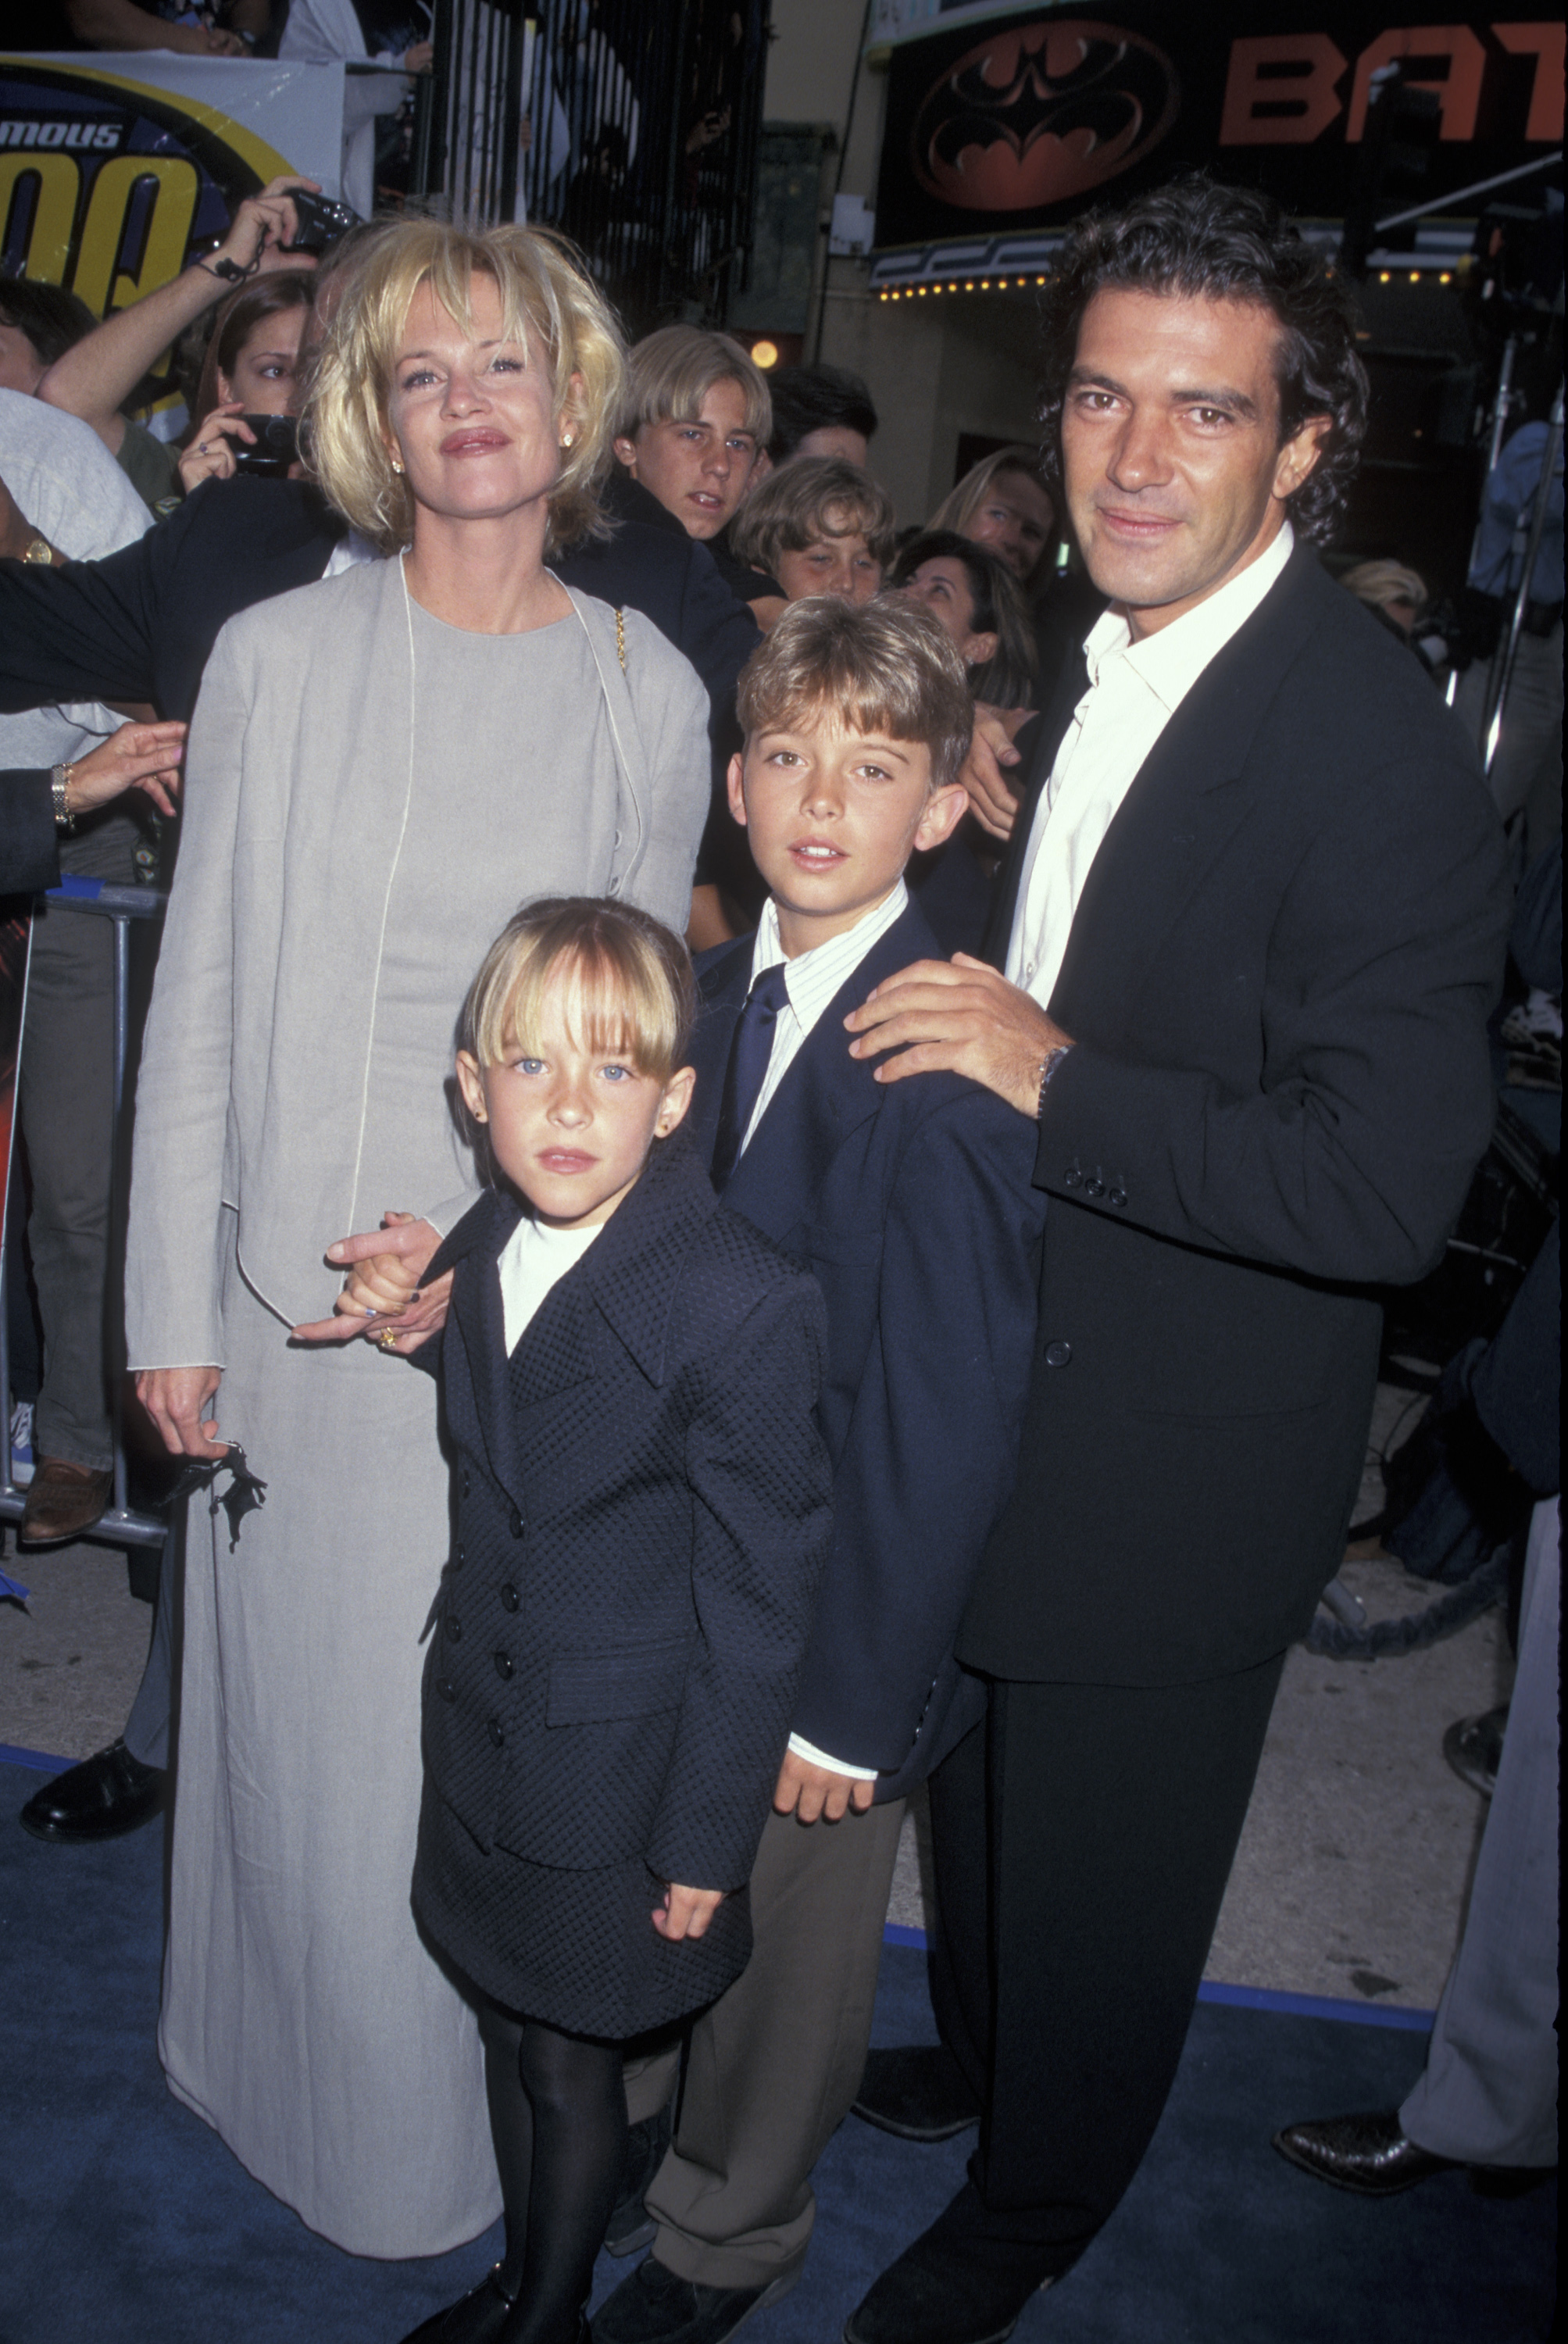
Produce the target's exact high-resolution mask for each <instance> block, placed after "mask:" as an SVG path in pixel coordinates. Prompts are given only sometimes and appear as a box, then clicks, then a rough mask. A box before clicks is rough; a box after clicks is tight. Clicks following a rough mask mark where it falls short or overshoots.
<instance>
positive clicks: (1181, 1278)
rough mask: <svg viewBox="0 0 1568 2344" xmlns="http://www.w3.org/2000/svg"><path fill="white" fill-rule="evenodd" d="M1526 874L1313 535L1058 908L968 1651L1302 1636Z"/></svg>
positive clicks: (1071, 1660) (1135, 1680)
mask: <svg viewBox="0 0 1568 2344" xmlns="http://www.w3.org/2000/svg"><path fill="white" fill-rule="evenodd" d="M1085 681H1086V678H1085V672H1084V669H1083V665H1082V662H1081V661H1080V662H1079V663H1078V665H1077V672H1076V673H1073V672H1069V673H1068V675H1067V677H1066V678H1065V680H1064V684H1063V687H1062V690H1061V692H1060V694H1059V696H1058V698H1057V702H1056V705H1055V708H1054V710H1053V712H1052V722H1050V724H1049V725H1048V726H1046V727H1044V728H1043V730H1042V737H1041V740H1040V742H1039V744H1038V749H1037V759H1036V763H1035V765H1034V768H1033V773H1032V776H1031V782H1030V785H1029V787H1028V789H1027V792H1026V794H1025V796H1024V799H1023V802H1022V803H1021V804H1020V807H1019V812H1018V820H1017V827H1016V830H1015V833H1014V838H1013V843H1012V847H1011V851H1010V853H1009V855H1008V858H1007V862H1006V864H1004V868H1003V871H1002V873H1001V874H999V880H998V904H997V910H996V919H995V921H994V924H993V927H992V930H991V934H990V936H989V939H988V945H989V951H990V955H991V957H993V958H994V959H995V960H996V962H997V963H998V965H999V964H1000V962H1001V960H1002V958H1003V957H1004V955H1005V953H1006V949H1007V936H1008V934H1009V932H1010V928H1011V924H1012V917H1013V910H1014V905H1015V904H1016V901H1017V892H1018V885H1019V878H1020V874H1021V871H1022V867H1023V862H1024V856H1025V849H1026V846H1027V839H1028V834H1029V828H1030V823H1031V821H1032V818H1033V813H1034V809H1035V804H1036V802H1037V798H1038V794H1039V792H1040V789H1041V787H1042V786H1043V784H1044V782H1045V779H1046V777H1047V774H1048V773H1049V771H1050V766H1051V763H1052V760H1053V758H1054V755H1055V752H1056V748H1057V743H1058V742H1059V741H1060V739H1061V736H1062V733H1063V732H1064V731H1065V729H1066V725H1067V721H1068V718H1069V717H1070V714H1071V712H1072V709H1073V707H1074V706H1075V704H1076V702H1077V698H1078V696H1079V695H1080V693H1081V692H1082V691H1083V689H1084V685H1085ZM1508 894H1509V891H1508V884H1507V880H1506V875H1505V871H1504V864H1503V853H1502V836H1501V833H1500V831H1499V828H1498V823H1497V819H1496V815H1495V813H1493V811H1492V804H1491V801H1490V799H1489V798H1488V797H1487V795H1486V793H1485V790H1484V787H1483V785H1482V780H1481V777H1480V774H1479V772H1478V770H1477V767H1476V763H1475V760H1474V756H1473V753H1472V750H1471V749H1470V747H1469V745H1468V743H1467V742H1466V741H1465V739H1464V737H1463V735H1462V732H1461V730H1460V728H1459V725H1458V724H1457V722H1455V720H1454V718H1453V717H1452V715H1451V713H1450V712H1449V711H1448V710H1447V709H1446V708H1445V707H1444V706H1443V705H1442V702H1441V701H1440V700H1439V699H1438V698H1437V696H1436V694H1435V693H1434V692H1433V691H1432V689H1431V684H1430V682H1427V680H1426V679H1425V678H1424V677H1423V676H1422V675H1421V672H1419V671H1418V669H1417V668H1416V667H1415V665H1414V663H1413V662H1411V659H1410V657H1409V655H1408V653H1406V652H1403V651H1402V649H1401V646H1400V645H1399V644H1398V643H1395V642H1391V640H1390V639H1389V638H1388V637H1386V636H1385V635H1384V634H1383V633H1382V632H1381V631H1380V630H1379V629H1378V628H1377V627H1376V626H1374V625H1372V624H1371V623H1370V621H1368V619H1367V617H1366V614H1365V612H1364V611H1362V610H1361V607H1360V606H1359V604H1357V603H1356V602H1355V601H1353V600H1352V598H1351V596H1349V595H1348V594H1346V593H1344V592H1343V591H1342V590H1341V589H1340V588H1339V587H1338V586H1336V585H1334V584H1333V583H1332V582H1331V581H1330V579H1329V577H1328V576H1327V574H1326V573H1325V572H1324V571H1323V570H1322V569H1321V568H1320V565H1319V562H1318V561H1317V559H1316V556H1315V555H1314V554H1313V552H1312V551H1311V550H1310V547H1307V546H1304V545H1303V546H1299V547H1298V548H1297V550H1296V551H1295V552H1294V553H1293V554H1292V556H1291V558H1290V561H1289V563H1288V565H1287V567H1286V569H1285V571H1284V572H1283V574H1282V575H1281V577H1280V580H1279V581H1278V582H1277V583H1276V584H1275V586H1274V587H1273V588H1272V589H1271V590H1270V592H1269V594H1268V595H1267V596H1266V597H1265V599H1264V601H1263V602H1262V603H1261V605H1260V606H1259V609H1258V610H1257V611H1255V612H1254V613H1253V615H1252V616H1251V618H1250V619H1249V621H1247V623H1246V624H1245V625H1244V626H1243V627H1242V628H1241V629H1240V630H1239V632H1238V633H1237V634H1236V635H1235V636H1234V637H1233V638H1232V640H1231V641H1230V642H1229V643H1228V644H1227V645H1226V647H1225V649H1224V650H1223V651H1221V652H1219V655H1218V656H1217V657H1216V658H1215V659H1214V661H1213V662H1211V664H1210V665H1209V668H1208V669H1207V670H1206V671H1205V672H1204V673H1203V675H1202V676H1201V677H1200V678H1199V681H1198V682H1197V683H1196V684H1195V685H1194V686H1193V688H1192V690H1191V691H1190V692H1189V693H1188V695H1187V697H1186V698H1185V700H1183V702H1181V705H1180V706H1179V709H1178V710H1177V712H1176V713H1175V714H1174V715H1173V716H1172V718H1171V719H1170V722H1169V723H1168V725H1167V726H1166V729H1165V731H1164V732H1163V733H1162V734H1161V735H1160V738H1159V741H1158V743H1157V744H1156V746H1155V748H1154V749H1153V750H1152V751H1151V753H1150V754H1149V756H1148V760H1147V762H1146V763H1145V764H1144V766H1143V768H1142V770H1141V771H1140V773H1138V776H1137V778H1136V780H1135V781H1134V783H1133V784H1132V787H1131V789H1130V790H1129V791H1128V795H1127V798H1126V799H1125V801H1124V803H1123V804H1122V806H1121V809H1120V811H1119V812H1118V814H1117V816H1116V819H1115V820H1114V822H1113V823H1111V826H1110V829H1109V831H1108V834H1107V835H1106V838H1105V840H1104V842H1103V844H1101V846H1100V848H1099V851H1098V854H1097V855H1096V857H1095V861H1094V865H1093V868H1092V869H1091V871H1090V873H1089V876H1088V880H1087V884H1086V886H1085V888H1084V892H1083V895H1082V897H1081V899H1080V901H1079V904H1078V907H1077V915H1076V917H1075V919H1074V922H1073V926H1072V933H1071V935H1070V938H1069V940H1068V944H1067V956H1066V959H1065V961H1064V962H1063V965H1062V970H1061V974H1060V976H1059V978H1058V980H1057V985H1056V989H1055V992H1054V993H1053V995H1052V998H1051V1002H1050V1014H1051V1015H1052V1017H1053V1018H1054V1019H1055V1020H1056V1021H1057V1024H1058V1025H1060V1026H1061V1027H1062V1029H1063V1030H1064V1031H1065V1032H1066V1033H1067V1034H1068V1035H1070V1036H1072V1037H1073V1039H1074V1042H1075V1044H1076V1046H1075V1048H1074V1049H1073V1052H1072V1055H1071V1056H1069V1057H1067V1059H1065V1060H1064V1061H1063V1062H1062V1064H1061V1066H1060V1068H1059V1069H1058V1071H1057V1075H1056V1076H1055V1077H1054V1079H1053V1081H1052V1083H1051V1086H1050V1089H1049V1092H1048V1094H1047V1104H1046V1109H1045V1114H1044V1116H1043V1118H1042V1120H1041V1124H1040V1128H1039V1147H1038V1155H1037V1162H1036V1167H1035V1175H1034V1177H1035V1180H1036V1182H1037V1185H1038V1186H1039V1187H1041V1188H1043V1189H1045V1190H1047V1192H1048V1194H1049V1197H1050V1200H1051V1201H1050V1209H1049V1212H1048V1213H1047V1219H1046V1231H1045V1244H1044V1249H1043V1255H1042V1261H1041V1271H1040V1323H1039V1333H1038V1341H1037V1349H1036V1354H1035V1363H1034V1374H1033V1380H1032V1384H1031V1389H1030V1392H1029V1400H1028V1409H1027V1419H1026V1423H1025V1429H1024V1438H1023V1446H1022V1454H1021V1460H1020V1465H1019V1470H1018V1476H1017V1485H1016V1488H1015V1490H1014V1494H1013V1497H1012V1500H1011V1502H1010V1504H1009V1506H1008V1508H1007V1513H1006V1515H1005V1517H1004V1519H1003V1520H1002V1521H1001V1522H1000V1524H999V1525H998V1527H997V1530H996V1534H995V1536H994V1537H993V1539H992V1541H991V1542H990V1545H989V1548H988V1550H987V1552H986V1559H985V1562H984V1564H983V1566H982V1569H981V1572H980V1576H979V1579H978V1581H977V1582H976V1590H975V1594H974V1598H973V1601H972V1602H971V1604H970V1607H969V1611H968V1613H967V1616H966V1621H965V1623H964V1630H963V1633H962V1636H961V1638H960V1640H959V1645H958V1650H959V1653H960V1656H961V1658H962V1659H963V1660H965V1661H966V1662H968V1663H970V1664H971V1665H972V1666H974V1667H976V1668H978V1669H982V1670H985V1671H986V1672H989V1673H991V1674H994V1675H997V1676H1001V1677H1007V1678H1015V1679H1020V1680H1027V1681H1036V1682H1042V1681H1050V1680H1076V1681H1078V1682H1090V1683H1093V1682H1101V1683H1114V1684H1156V1683H1181V1682H1197V1681H1198V1680H1199V1679H1201V1678H1203V1677H1206V1676H1216V1675H1220V1674H1223V1673H1227V1672H1231V1671H1237V1670H1241V1669H1244V1668H1247V1667H1249V1666H1250V1665H1253V1664H1254V1663H1258V1662H1262V1661H1263V1660H1265V1659H1267V1658H1269V1657H1270V1656H1271V1655H1272V1654H1274V1653H1276V1652H1280V1651H1281V1650H1282V1649H1283V1648H1284V1647H1285V1646H1286V1645H1287V1644H1289V1643H1290V1642H1292V1641H1293V1640H1294V1639H1295V1638H1297V1637H1299V1636H1300V1635H1301V1634H1302V1633H1303V1632H1304V1631H1305V1629H1306V1628H1307V1626H1308V1624H1309V1622H1310V1618H1311V1613H1312V1610H1313V1606H1314V1604H1315V1602H1316V1601H1317V1598H1318V1595H1319V1593H1320V1590H1321V1588H1322V1587H1323V1585H1324V1584H1325V1583H1326V1581H1328V1579H1329V1578H1330V1576H1331V1574H1332V1572H1333V1571H1334V1570H1335V1569H1336V1568H1337V1566H1338V1562H1339V1560H1340V1554H1341V1552H1342V1539H1343V1532H1344V1530H1345V1527H1346V1525H1347V1523H1348V1521H1349V1518H1350V1510H1351V1504H1352V1502H1353V1500H1354V1497H1355V1493H1356V1490H1357V1487H1358V1483H1359V1480H1360V1475H1361V1464H1362V1459H1363V1453H1364V1444H1365V1440H1366V1432H1367V1424H1368V1420H1369V1415H1370V1409H1371V1397H1372V1390H1373V1385H1374V1381H1375V1376H1376V1368H1377V1354H1378V1339H1379V1329H1380V1323H1381V1321H1380V1310H1379V1306H1378V1303H1377V1301H1376V1299H1375V1298H1374V1296H1373V1295H1372V1294H1371V1292H1369V1288H1372V1287H1374V1286H1377V1285H1379V1284H1382V1283H1395V1284H1397V1283H1400V1282H1402V1281H1407V1280H1411V1279H1415V1278H1420V1277H1421V1276H1422V1275H1423V1273H1424V1272H1425V1271H1426V1270H1428V1269H1429V1268H1431V1265H1432V1263H1433V1262H1434V1261H1435V1260H1436V1259H1437V1258H1438V1257H1439V1255H1440V1254H1441V1252H1442V1246H1443V1243H1444V1240H1445V1238H1446V1236H1447V1233H1448V1230H1449V1229H1450V1228H1451V1227H1452V1222H1453V1220H1454V1218H1455V1216H1456V1215H1457V1213H1458V1211H1459V1207H1460V1206H1461V1204H1462V1200H1463V1197H1464V1194H1465V1189H1466V1187H1467V1185H1468V1183H1469V1180H1470V1177H1471V1175H1472V1171H1473V1169H1474V1167H1475V1165H1476V1163H1477V1161H1478V1159H1479V1158H1480V1157H1481V1155H1482V1152H1483V1150H1484V1148H1485V1147H1486V1144H1487V1139H1488V1137H1489V1135H1490V1131H1491V1127H1492V1081H1491V1076H1490V1071H1489V1067H1488V1061H1487V1050H1486V1036H1485V1030H1484V1026H1485V1019H1486V1015H1487V1013H1488V1010H1489V1007H1490V1005H1491V1003H1492V1000H1493V998H1494V996H1495V993H1496V987H1497V984H1498V980H1499V977H1500V975H1501V972H1502V941H1503V936H1504V934H1505V932H1506V929H1507V924H1508Z"/></svg>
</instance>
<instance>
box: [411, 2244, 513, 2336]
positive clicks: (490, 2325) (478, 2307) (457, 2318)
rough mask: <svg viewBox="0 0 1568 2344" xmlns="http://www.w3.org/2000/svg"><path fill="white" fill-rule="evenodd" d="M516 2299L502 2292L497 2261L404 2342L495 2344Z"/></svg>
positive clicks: (421, 2322)
mask: <svg viewBox="0 0 1568 2344" xmlns="http://www.w3.org/2000/svg"><path fill="white" fill-rule="evenodd" d="M515 2300H516V2298H515V2297H513V2296H510V2295H505V2294H503V2293H502V2291H501V2265H500V2264H499V2263H495V2264H493V2265H492V2266H491V2268H490V2269H489V2270H487V2271H486V2273H485V2275H484V2277H483V2278H481V2281H480V2283H479V2285H478V2286H477V2287H475V2288H470V2289H469V2292H468V2293H467V2295H462V2296H460V2297H459V2298H458V2299H457V2301H456V2302H455V2303H449V2304H448V2306H447V2308H446V2309H445V2310H444V2311H437V2312H434V2313H432V2314H431V2316H430V2319H421V2320H420V2324H419V2326H418V2327H417V2328H414V2329H410V2331H409V2333H408V2335H407V2336H405V2337H404V2339H403V2344H491V2339H492V2338H493V2337H497V2336H499V2335H500V2334H501V2328H502V2326H503V2324H504V2322H505V2319H506V2315H507V2313H508V2312H509V2311H510V2310H511V2307H512V2304H513V2303H514V2302H515Z"/></svg>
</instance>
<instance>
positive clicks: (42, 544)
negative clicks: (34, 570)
mask: <svg viewBox="0 0 1568 2344" xmlns="http://www.w3.org/2000/svg"><path fill="white" fill-rule="evenodd" d="M22 559H23V561H42V562H46V563H48V564H49V565H50V566H51V567H52V566H53V564H54V560H55V549H54V547H53V546H52V545H51V544H50V542H49V541H48V539H47V538H46V537H35V539H34V540H33V542H32V544H31V545H30V546H29V547H28V548H27V551H26V552H25V554H24V555H23V556H22Z"/></svg>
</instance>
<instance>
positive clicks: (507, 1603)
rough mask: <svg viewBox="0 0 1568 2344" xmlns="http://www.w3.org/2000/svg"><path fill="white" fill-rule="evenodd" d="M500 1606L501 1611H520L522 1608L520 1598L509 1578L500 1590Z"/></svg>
mask: <svg viewBox="0 0 1568 2344" xmlns="http://www.w3.org/2000/svg"><path fill="white" fill-rule="evenodd" d="M521 1609H522V1598H521V1595H520V1594H519V1593H518V1591H517V1590H516V1588H515V1587H514V1586H513V1585H512V1583H511V1580H510V1579H509V1580H508V1581H507V1582H506V1585H505V1586H504V1587H503V1588H502V1589H501V1610H502V1611H521Z"/></svg>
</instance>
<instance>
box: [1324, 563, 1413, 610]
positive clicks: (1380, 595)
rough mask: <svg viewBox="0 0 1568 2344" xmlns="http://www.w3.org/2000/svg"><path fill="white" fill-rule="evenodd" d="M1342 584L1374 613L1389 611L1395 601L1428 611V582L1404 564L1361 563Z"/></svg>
mask: <svg viewBox="0 0 1568 2344" xmlns="http://www.w3.org/2000/svg"><path fill="white" fill-rule="evenodd" d="M1340 585H1341V586H1343V587H1345V588H1346V589H1347V590H1348V591H1350V592H1351V593H1352V594H1353V595H1354V596H1355V598H1356V600H1357V601H1358V602H1370V603H1371V606H1372V608H1373V610H1374V611H1386V610H1387V609H1388V608H1389V605H1390V604H1391V602H1408V603H1409V604H1410V606H1411V609H1412V610H1413V611H1424V610H1425V608H1426V602H1427V591H1426V580H1425V579H1424V578H1423V577H1422V576H1421V572H1420V571H1419V570H1411V569H1410V568H1409V567H1408V566H1407V565H1406V564H1405V563H1404V562H1402V561H1358V562H1357V564H1356V566H1355V568H1354V569H1353V570H1347V571H1344V573H1343V574H1342V576H1341V577H1340Z"/></svg>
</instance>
